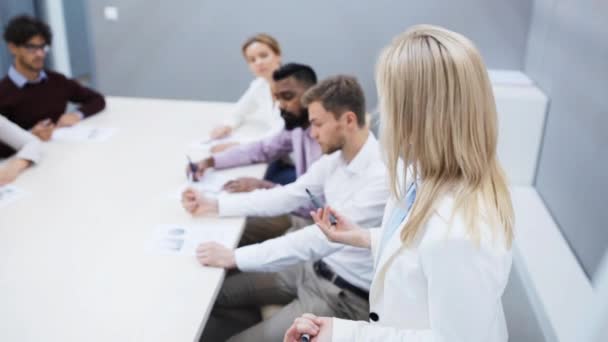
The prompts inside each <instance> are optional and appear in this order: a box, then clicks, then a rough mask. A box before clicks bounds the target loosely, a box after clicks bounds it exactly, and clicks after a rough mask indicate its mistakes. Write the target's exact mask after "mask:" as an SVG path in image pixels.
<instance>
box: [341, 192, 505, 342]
mask: <svg viewBox="0 0 608 342" xmlns="http://www.w3.org/2000/svg"><path fill="white" fill-rule="evenodd" d="M395 205H396V203H395V201H394V200H391V201H389V203H388V204H387V207H386V210H385V213H384V220H383V225H384V224H387V222H389V219H390V215H391V213H392V210H393V208H394V206H395ZM453 206H454V200H453V197H452V196H445V197H444V198H443V199H441V200H440V201H439V202H438V205H437V206H436V209H435V211H434V212H433V214H432V215H431V217H430V219H429V220H428V222H427V223H426V225H425V227H424V230H423V231H421V232H420V234H419V236H418V238H417V240H416V241H415V242H414V243H413V245H412V246H410V247H405V246H403V244H402V243H401V240H400V234H401V231H402V230H403V226H404V225H405V220H404V223H402V224H401V226H400V227H399V228H398V229H397V230H395V233H394V235H393V236H391V237H390V240H389V241H388V242H387V243H386V246H385V247H384V250H382V251H381V250H379V249H378V248H379V244H380V242H381V239H382V230H383V229H385V228H386V227H384V226H383V227H382V228H380V229H374V230H372V233H371V241H372V245H371V248H372V254H373V256H374V265H375V270H374V271H375V272H374V278H373V281H372V286H371V289H370V322H361V321H359V322H356V321H348V320H342V319H337V318H334V320H333V338H332V341H349V342H352V341H383V342H385V341H408V342H414V341H415V342H431V341H433V342H440V341H441V342H448V341H449V342H505V341H507V340H508V333H507V329H506V322H505V317H504V313H503V308H502V302H501V297H502V294H503V292H504V289H505V287H506V284H507V281H508V279H509V272H510V270H511V259H512V255H511V250H510V249H507V247H506V245H505V242H504V236H503V234H502V233H500V232H499V231H500V230H499V229H496V233H494V234H493V231H494V230H493V229H491V227H489V226H488V225H486V224H483V223H481V222H480V224H479V229H480V233H481V241H480V243H479V245H477V244H476V243H475V242H474V241H472V240H471V239H470V237H469V235H468V234H467V227H466V226H465V223H464V222H463V219H462V217H461V216H460V215H455V216H454V217H453V218H452V220H451V224H449V222H450V219H451V217H452V212H453ZM406 220H407V218H406Z"/></svg>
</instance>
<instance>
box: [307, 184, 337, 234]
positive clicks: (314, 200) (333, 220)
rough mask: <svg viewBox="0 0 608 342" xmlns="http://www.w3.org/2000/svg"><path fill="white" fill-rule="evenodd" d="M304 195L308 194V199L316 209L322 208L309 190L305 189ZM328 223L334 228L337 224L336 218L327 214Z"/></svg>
mask: <svg viewBox="0 0 608 342" xmlns="http://www.w3.org/2000/svg"><path fill="white" fill-rule="evenodd" d="M306 193H307V194H308V197H310V200H311V201H312V204H314V205H315V207H317V209H319V208H323V204H321V201H319V199H318V198H317V197H316V196H315V195H313V194H312V192H310V190H308V189H306ZM329 223H331V225H332V226H335V225H336V224H337V221H336V217H335V216H334V215H333V214H332V213H329Z"/></svg>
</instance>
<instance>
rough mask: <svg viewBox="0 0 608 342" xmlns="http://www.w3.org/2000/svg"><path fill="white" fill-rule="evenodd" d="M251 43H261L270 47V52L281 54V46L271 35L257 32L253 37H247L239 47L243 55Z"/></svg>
mask: <svg viewBox="0 0 608 342" xmlns="http://www.w3.org/2000/svg"><path fill="white" fill-rule="evenodd" d="M253 43H262V44H264V45H266V46H268V47H269V48H270V50H272V52H274V53H275V54H277V56H280V55H281V47H280V46H279V42H278V41H277V40H276V39H275V38H274V37H273V36H271V35H269V34H266V33H258V34H256V35H255V36H253V37H249V38H248V39H247V40H246V41H245V42H244V43H243V46H242V47H241V51H242V52H243V56H245V50H247V48H248V47H249V45H251V44H253Z"/></svg>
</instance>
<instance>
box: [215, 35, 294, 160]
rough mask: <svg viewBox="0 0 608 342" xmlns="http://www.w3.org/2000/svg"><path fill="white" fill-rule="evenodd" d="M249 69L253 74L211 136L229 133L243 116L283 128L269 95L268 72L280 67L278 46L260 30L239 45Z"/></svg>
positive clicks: (272, 126) (242, 120) (264, 124)
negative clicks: (246, 86) (239, 96)
mask: <svg viewBox="0 0 608 342" xmlns="http://www.w3.org/2000/svg"><path fill="white" fill-rule="evenodd" d="M241 51H242V53H243V57H245V61H246V62H247V65H249V70H251V73H252V74H253V75H254V76H255V77H256V78H255V79H254V80H253V81H252V82H251V84H250V85H249V88H248V89H247V91H246V92H245V94H243V96H242V97H241V98H240V99H239V100H238V102H237V104H236V107H235V109H234V111H233V112H232V115H231V116H230V117H228V118H226V119H225V120H224V123H223V124H222V125H220V126H218V127H215V128H214V129H213V130H212V131H211V138H212V139H220V138H225V137H227V136H229V135H230V134H231V133H232V132H233V131H234V130H235V129H237V128H238V127H239V126H241V125H242V124H243V122H244V121H245V119H248V120H250V121H256V123H258V124H261V125H262V126H264V127H266V128H267V129H268V131H272V132H275V131H278V130H279V129H281V128H282V127H283V120H282V119H281V116H280V113H279V110H278V107H277V106H276V105H275V103H274V100H273V98H272V90H271V87H270V85H271V84H272V73H273V72H274V71H275V70H277V69H278V68H279V66H281V48H280V46H279V43H278V42H277V40H276V39H274V38H273V37H272V36H270V35H267V34H264V33H260V34H257V35H255V36H253V37H251V38H249V39H247V40H246V41H245V43H243V46H242V48H241ZM229 146H230V145H221V147H217V148H216V149H215V150H214V152H220V150H223V149H225V148H227V147H229Z"/></svg>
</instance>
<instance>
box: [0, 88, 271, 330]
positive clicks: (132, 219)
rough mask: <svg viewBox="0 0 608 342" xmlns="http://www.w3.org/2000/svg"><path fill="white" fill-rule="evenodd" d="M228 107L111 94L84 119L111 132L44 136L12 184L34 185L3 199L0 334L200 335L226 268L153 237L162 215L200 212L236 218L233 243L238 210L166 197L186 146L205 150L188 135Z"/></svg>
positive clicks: (176, 217)
mask: <svg viewBox="0 0 608 342" xmlns="http://www.w3.org/2000/svg"><path fill="white" fill-rule="evenodd" d="M229 109H230V104H226V103H210V102H189V101H171V100H152V99H132V98H119V97H110V98H108V99H107V108H106V110H105V111H104V112H102V113H101V114H98V115H96V116H94V117H92V118H90V119H87V120H86V121H85V122H86V124H87V125H92V126H96V127H112V128H114V127H115V128H118V131H117V132H116V133H115V134H114V135H113V136H112V137H111V138H110V139H109V140H108V141H106V142H100V143H94V142H87V143H59V142H50V143H47V144H45V145H46V155H45V159H44V160H43V161H42V163H41V164H40V165H38V166H36V167H34V168H32V169H31V170H28V171H27V172H26V173H25V174H23V175H22V176H21V177H20V178H19V179H18V180H17V181H16V182H15V183H14V185H15V186H17V187H18V188H20V189H22V190H24V191H25V192H26V193H27V194H26V195H25V196H24V197H22V198H20V199H18V200H17V201H15V202H13V203H11V204H9V205H7V206H5V207H3V208H0V341H7V342H8V341H21V342H22V341H58V342H59V341H61V342H66V341H79V342H80V341H194V340H197V338H198V336H199V335H200V333H201V331H202V328H203V327H204V324H205V322H206V320H207V317H208V315H209V311H210V310H211V307H212V305H213V302H214V300H215V297H216V295H217V291H218V290H219V286H220V285H221V282H222V280H223V277H224V272H223V271H222V270H219V269H213V268H205V267H202V266H200V265H199V264H198V263H197V261H196V259H195V258H194V257H189V256H179V255H162V254H155V253H151V252H150V251H149V250H147V249H146V242H147V241H148V240H149V239H150V238H151V237H152V236H153V233H154V230H155V227H156V226H157V225H158V224H183V225H190V224H201V223H204V224H205V225H209V226H212V227H213V228H214V229H222V228H225V227H232V228H234V227H239V228H236V229H233V230H232V231H233V233H232V235H233V236H230V237H229V238H230V240H231V242H232V244H233V245H236V243H237V241H238V239H239V236H240V233H241V232H242V226H243V222H244V220H243V219H242V218H238V219H237V218H232V219H218V218H192V217H191V216H190V215H189V214H187V213H186V212H185V211H184V210H183V209H182V207H181V204H180V203H179V201H177V200H171V199H170V198H169V195H170V194H171V193H172V192H176V191H177V189H178V188H179V186H180V185H181V184H183V183H184V181H185V174H184V168H185V163H186V157H185V155H186V153H188V154H190V155H191V156H192V157H193V159H198V158H200V157H202V156H203V155H204V154H205V152H204V151H201V150H198V151H197V150H191V149H190V148H189V144H190V143H191V142H192V141H194V140H196V139H197V138H203V137H205V136H207V134H208V133H209V131H210V129H211V128H212V127H213V126H214V125H215V124H217V123H219V122H220V120H221V119H222V116H223V115H227V113H228V112H229ZM258 132H259V129H256V128H255V127H250V129H249V130H247V129H245V131H244V134H245V135H249V136H256V135H259V133H258ZM263 169H264V166H263V165H254V166H249V167H243V168H237V169H233V170H228V171H222V172H226V174H227V175H229V176H231V177H232V176H235V177H236V176H242V175H248V176H258V177H259V176H261V175H262V173H263ZM235 231H238V232H239V234H235V233H234V232H235Z"/></svg>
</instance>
